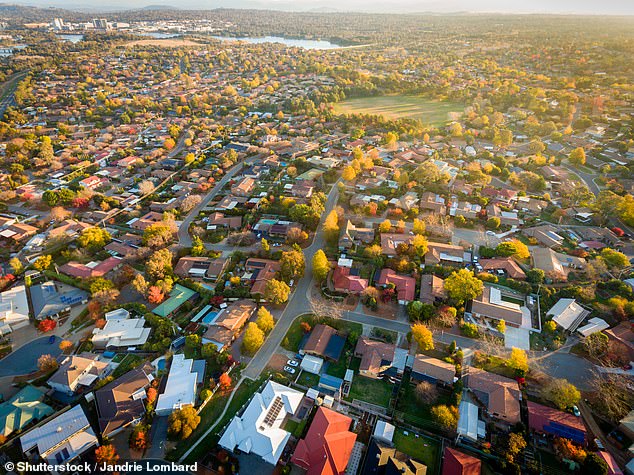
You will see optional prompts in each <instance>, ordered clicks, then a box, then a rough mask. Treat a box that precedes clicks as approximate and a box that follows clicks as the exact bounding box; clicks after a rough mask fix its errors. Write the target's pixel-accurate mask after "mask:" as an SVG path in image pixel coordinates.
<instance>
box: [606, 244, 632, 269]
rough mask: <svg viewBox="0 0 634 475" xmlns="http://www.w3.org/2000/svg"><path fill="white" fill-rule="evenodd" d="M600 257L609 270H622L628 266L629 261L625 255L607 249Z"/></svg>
mask: <svg viewBox="0 0 634 475" xmlns="http://www.w3.org/2000/svg"><path fill="white" fill-rule="evenodd" d="M601 257H602V258H603V260H604V261H605V263H606V264H607V265H608V267H609V268H610V269H623V268H625V267H628V266H629V265H630V261H629V259H628V258H627V256H626V255H625V254H623V253H622V252H619V251H615V250H614V249H610V248H609V247H606V248H604V249H603V250H602V251H601Z"/></svg>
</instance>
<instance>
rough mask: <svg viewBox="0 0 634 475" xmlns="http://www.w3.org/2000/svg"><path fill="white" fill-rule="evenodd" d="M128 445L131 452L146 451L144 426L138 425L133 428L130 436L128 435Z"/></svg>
mask: <svg viewBox="0 0 634 475" xmlns="http://www.w3.org/2000/svg"><path fill="white" fill-rule="evenodd" d="M129 444H130V448H131V449H133V450H140V451H143V450H145V449H147V447H148V445H149V441H148V433H147V428H146V427H145V426H144V425H142V424H139V425H137V426H136V427H135V428H134V430H133V431H132V434H130V441H129Z"/></svg>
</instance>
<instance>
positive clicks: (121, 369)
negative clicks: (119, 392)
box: [112, 353, 143, 379]
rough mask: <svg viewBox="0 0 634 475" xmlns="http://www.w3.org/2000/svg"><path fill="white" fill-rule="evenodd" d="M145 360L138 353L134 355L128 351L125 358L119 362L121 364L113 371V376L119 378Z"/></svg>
mask: <svg viewBox="0 0 634 475" xmlns="http://www.w3.org/2000/svg"><path fill="white" fill-rule="evenodd" d="M117 356H119V355H117ZM142 362H143V358H141V357H140V356H138V355H133V354H131V353H128V354H127V355H125V356H124V357H123V359H122V360H121V361H120V362H119V366H117V367H116V369H115V370H114V371H113V372H112V376H113V378H114V379H117V378H118V377H119V376H122V375H124V374H126V373H127V372H128V371H130V370H131V369H134V368H136V367H137V366H139V365H140V364H141V363H142Z"/></svg>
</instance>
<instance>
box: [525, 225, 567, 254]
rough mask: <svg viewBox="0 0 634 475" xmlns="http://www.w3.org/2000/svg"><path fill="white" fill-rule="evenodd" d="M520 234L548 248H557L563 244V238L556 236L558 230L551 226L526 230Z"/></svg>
mask: <svg viewBox="0 0 634 475" xmlns="http://www.w3.org/2000/svg"><path fill="white" fill-rule="evenodd" d="M522 232H523V233H524V234H525V235H527V236H529V237H532V238H535V239H536V240H537V242H538V243H540V244H542V245H544V246H546V247H549V248H552V247H559V246H561V245H562V244H563V243H564V238H563V237H562V236H561V235H560V234H558V232H559V230H558V229H557V228H556V227H555V226H553V225H551V224H544V225H542V226H536V227H534V228H527V229H524V230H523V231H522Z"/></svg>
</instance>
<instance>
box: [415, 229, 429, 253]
mask: <svg viewBox="0 0 634 475" xmlns="http://www.w3.org/2000/svg"><path fill="white" fill-rule="evenodd" d="M412 247H413V248H414V251H415V252H416V254H417V255H419V256H421V257H422V256H424V255H425V254H426V253H427V238H426V237H425V236H422V235H420V234H417V235H416V236H414V239H412Z"/></svg>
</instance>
